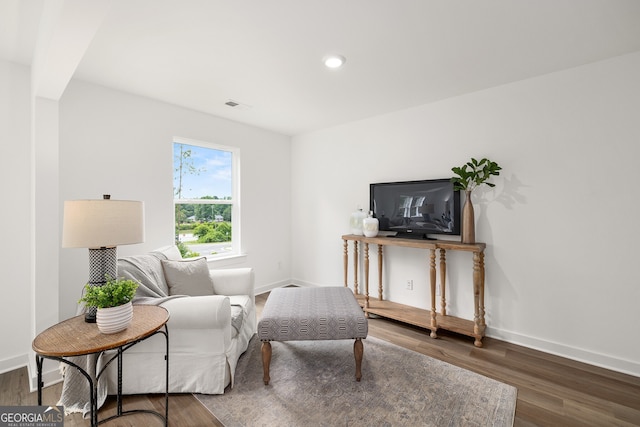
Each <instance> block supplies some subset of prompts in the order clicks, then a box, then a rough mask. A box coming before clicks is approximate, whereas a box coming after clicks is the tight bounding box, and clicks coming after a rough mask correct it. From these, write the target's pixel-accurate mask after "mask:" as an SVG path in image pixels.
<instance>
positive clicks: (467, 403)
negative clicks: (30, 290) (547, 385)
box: [195, 336, 517, 427]
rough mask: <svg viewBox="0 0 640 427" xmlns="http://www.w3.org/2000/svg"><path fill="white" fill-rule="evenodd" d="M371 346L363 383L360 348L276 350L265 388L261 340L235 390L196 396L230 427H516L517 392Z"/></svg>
mask: <svg viewBox="0 0 640 427" xmlns="http://www.w3.org/2000/svg"><path fill="white" fill-rule="evenodd" d="M363 342H364V359H363V362H362V380H361V381H360V382H357V381H356V380H355V361H354V356H353V341H352V340H342V341H289V342H272V346H273V356H272V358H271V372H270V373H271V382H270V384H269V385H268V386H265V385H264V383H263V382H262V358H261V352H260V345H261V343H260V341H259V340H257V338H256V337H255V336H254V337H253V338H252V340H251V342H250V343H249V348H248V349H247V351H246V353H245V354H244V355H242V356H241V358H240V360H239V361H238V367H237V370H236V382H235V385H234V387H233V389H229V388H227V390H226V391H225V394H223V395H202V394H198V395H195V396H196V398H197V399H198V400H200V402H202V404H204V406H205V407H206V408H207V409H209V411H211V413H213V414H214V415H215V416H216V418H218V420H220V421H221V422H222V423H223V424H224V425H225V426H226V427H235V426H306V427H311V426H451V427H453V426H482V427H485V426H511V425H513V420H514V414H515V407H516V396H517V390H516V388H515V387H512V386H509V385H507V384H503V383H501V382H498V381H495V380H492V379H490V378H487V377H484V376H482V375H478V374H476V373H474V372H471V371H467V370H465V369H462V368H458V367H456V366H453V365H451V364H448V363H445V362H442V361H439V360H436V359H433V358H430V357H428V356H424V355H422V354H420V353H417V352H414V351H411V350H407V349H404V348H402V347H398V346H396V345H394V344H390V343H388V342H385V341H382V340H380V339H377V338H374V337H369V338H367V339H366V340H363Z"/></svg>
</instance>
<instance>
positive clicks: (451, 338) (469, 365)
mask: <svg viewBox="0 0 640 427" xmlns="http://www.w3.org/2000/svg"><path fill="white" fill-rule="evenodd" d="M267 296H268V294H262V295H258V296H257V297H256V304H257V308H258V316H260V312H261V310H262V307H263V306H264V302H265V301H266V298H267ZM369 334H370V335H372V336H375V337H377V338H381V339H383V340H386V341H389V342H392V343H394V344H397V345H400V346H402V347H405V348H408V349H411V350H414V351H418V352H420V353H423V354H426V355H428V356H431V357H434V358H437V359H440V360H444V361H446V362H449V363H452V364H454V365H457V366H460V367H462V368H465V369H469V370H471V371H474V372H477V373H479V374H482V375H485V376H487V377H490V378H494V379H496V380H498V381H502V382H504V383H507V384H511V385H513V386H515V387H517V388H518V402H517V406H516V419H515V424H514V425H515V426H518V427H525V426H576V427H577V426H581V427H582V426H640V378H638V377H633V376H629V375H624V374H621V373H617V372H613V371H609V370H606V369H602V368H598V367H594V366H591V365H586V364H583V363H579V362H575V361H572V360H568V359H564V358H562V357H558V356H553V355H549V354H546V353H542V352H539V351H536V350H531V349H528V348H524V347H520V346H517V345H514V344H509V343H506V342H502V341H499V340H495V339H491V338H485V339H484V348H482V349H479V348H476V347H474V345H473V340H472V339H471V338H469V337H464V336H459V335H455V334H447V333H445V332H443V333H442V334H441V336H440V338H438V339H435V340H434V339H431V338H429V334H428V331H425V330H421V329H417V328H413V327H410V326H407V325H403V324H400V323H397V322H393V321H389V320H384V319H370V320H369ZM629 339H633V337H630V338H629ZM364 355H365V359H364V363H366V355H367V350H366V341H365V350H364ZM60 390H61V384H56V385H53V386H50V387H47V388H46V389H45V390H44V393H43V402H44V403H45V404H54V403H56V402H57V399H58V397H59V395H60ZM163 403H164V396H160V395H140V396H126V397H125V399H124V409H125V410H127V409H133V408H136V409H137V408H143V409H154V410H158V411H160V412H162V411H163ZM35 404H37V394H36V393H35V392H34V393H30V392H29V387H28V380H27V370H26V368H22V369H19V370H16V371H12V372H8V373H5V374H2V375H0V405H35ZM113 413H115V399H113V398H109V400H108V401H107V404H106V405H105V406H104V407H103V408H102V409H101V410H100V414H99V417H100V418H101V419H102V418H104V417H106V416H108V415H111V414H113ZM88 425H89V421H88V420H85V419H82V417H81V416H80V415H79V414H73V415H71V416H68V417H66V419H65V426H66V427H75V426H88ZM102 425H114V426H115V425H117V426H141V425H144V426H150V427H151V426H155V425H158V426H160V425H162V422H161V421H160V419H158V418H156V417H153V416H151V415H142V414H140V415H131V416H127V417H123V418H119V419H117V420H114V421H110V422H109V423H105V424H102ZM169 425H171V426H173V427H194V426H221V425H222V424H220V423H219V422H218V421H217V420H216V418H215V417H214V416H213V415H212V414H211V413H210V412H209V411H208V410H207V409H206V408H204V407H203V406H202V405H201V404H200V403H199V402H198V401H197V400H196V399H195V398H194V397H193V396H191V395H190V394H175V395H171V396H170V398H169Z"/></svg>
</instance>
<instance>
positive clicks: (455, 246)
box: [342, 234, 486, 347]
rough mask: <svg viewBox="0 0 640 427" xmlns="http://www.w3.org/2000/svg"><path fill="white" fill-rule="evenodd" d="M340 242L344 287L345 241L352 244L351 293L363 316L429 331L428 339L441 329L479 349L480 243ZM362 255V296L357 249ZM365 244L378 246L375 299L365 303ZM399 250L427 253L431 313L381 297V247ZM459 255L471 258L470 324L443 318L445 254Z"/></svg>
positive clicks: (349, 238)
mask: <svg viewBox="0 0 640 427" xmlns="http://www.w3.org/2000/svg"><path fill="white" fill-rule="evenodd" d="M342 240H343V241H344V255H343V259H344V285H345V286H346V287H348V286H349V284H348V265H349V241H353V269H354V273H353V280H354V283H353V291H354V294H355V295H356V298H357V299H358V302H359V303H360V305H361V306H362V308H363V310H364V311H365V313H367V315H368V314H369V313H373V314H376V315H378V316H382V317H387V318H390V319H395V320H399V321H401V322H403V323H409V324H412V325H415V326H418V327H421V328H425V329H429V330H431V337H432V338H436V337H437V333H436V332H437V330H438V329H445V330H449V331H453V332H457V333H460V334H464V335H468V336H471V337H474V338H475V341H474V344H475V345H476V347H482V338H483V337H484V332H485V329H486V324H485V321H484V249H485V247H486V245H485V244H484V243H474V244H466V243H459V242H451V241H446V240H418V239H401V238H397V237H364V236H356V235H353V234H347V235H344V236H342ZM359 244H361V245H362V251H363V252H364V269H363V273H364V295H363V294H360V292H359V289H358V264H359V249H358V245H359ZM369 244H374V245H377V246H378V299H377V300H376V299H369ZM384 246H402V247H407V248H416V249H427V250H429V279H430V284H431V310H422V309H419V308H416V307H411V306H408V305H404V304H398V303H394V302H391V301H385V300H384V299H383V297H382V291H383V286H382V266H383V247H384ZM447 250H453V251H463V252H471V253H472V254H473V296H474V316H473V321H471V320H466V319H461V318H459V317H455V316H450V315H447V301H446V296H445V295H446V292H445V290H446V274H447V262H446V251H447ZM436 251H439V252H440V265H439V270H440V286H441V292H440V312H439V313H438V312H437V311H436V304H437V302H436V301H437V300H436V276H437V271H436Z"/></svg>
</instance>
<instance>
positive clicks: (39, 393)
mask: <svg viewBox="0 0 640 427" xmlns="http://www.w3.org/2000/svg"><path fill="white" fill-rule="evenodd" d="M43 361H44V358H42V357H40V356H36V366H37V368H38V406H40V405H42V362H43Z"/></svg>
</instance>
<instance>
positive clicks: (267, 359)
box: [262, 341, 271, 385]
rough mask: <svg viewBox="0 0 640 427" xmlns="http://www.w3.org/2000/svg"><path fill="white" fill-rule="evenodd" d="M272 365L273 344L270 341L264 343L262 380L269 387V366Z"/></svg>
mask: <svg viewBox="0 0 640 427" xmlns="http://www.w3.org/2000/svg"><path fill="white" fill-rule="evenodd" d="M270 364H271V343H270V342H269V341H263V342H262V372H263V375H262V379H263V381H264V385H269V381H270V380H271V378H269V365H270Z"/></svg>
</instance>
